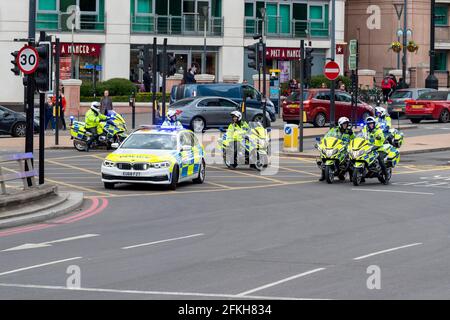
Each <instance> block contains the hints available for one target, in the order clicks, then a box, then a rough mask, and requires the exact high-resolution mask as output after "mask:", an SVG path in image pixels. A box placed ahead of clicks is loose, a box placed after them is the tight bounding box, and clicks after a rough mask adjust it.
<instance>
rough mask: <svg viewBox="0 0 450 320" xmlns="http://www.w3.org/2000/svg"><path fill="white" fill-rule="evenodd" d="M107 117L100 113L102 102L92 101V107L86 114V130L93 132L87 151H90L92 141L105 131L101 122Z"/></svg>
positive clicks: (87, 144)
mask: <svg viewBox="0 0 450 320" xmlns="http://www.w3.org/2000/svg"><path fill="white" fill-rule="evenodd" d="M107 119H108V117H107V116H105V115H103V114H101V113H100V103H99V102H92V103H91V108H90V109H89V110H88V112H86V115H85V125H86V130H87V131H89V132H90V133H92V135H91V138H90V139H89V140H88V142H87V143H86V151H89V149H90V147H91V145H92V143H93V142H94V141H95V140H96V139H98V137H99V136H100V135H101V134H102V133H103V127H102V125H101V123H100V122H101V121H106V120H107Z"/></svg>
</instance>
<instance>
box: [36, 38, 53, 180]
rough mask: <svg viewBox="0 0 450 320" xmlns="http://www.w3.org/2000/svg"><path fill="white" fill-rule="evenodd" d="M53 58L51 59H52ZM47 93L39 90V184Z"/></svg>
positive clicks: (42, 169)
mask: <svg viewBox="0 0 450 320" xmlns="http://www.w3.org/2000/svg"><path fill="white" fill-rule="evenodd" d="M46 38H47V37H46V34H45V31H41V32H40V36H39V42H40V41H46V40H47V39H46ZM50 60H51V59H50ZM44 104H45V93H44V92H39V184H44V171H45V167H44V166H45V162H44V161H45V128H44V126H45V116H46V115H45V105H44Z"/></svg>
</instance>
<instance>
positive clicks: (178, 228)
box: [0, 150, 450, 300]
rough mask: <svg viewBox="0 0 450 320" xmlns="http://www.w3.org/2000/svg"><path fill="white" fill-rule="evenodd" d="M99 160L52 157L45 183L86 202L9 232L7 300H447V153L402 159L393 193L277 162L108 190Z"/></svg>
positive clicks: (291, 161)
mask: <svg viewBox="0 0 450 320" xmlns="http://www.w3.org/2000/svg"><path fill="white" fill-rule="evenodd" d="M104 155H105V153H104V152H92V153H89V154H82V153H74V151H72V150H49V151H48V153H47V156H48V158H47V161H46V168H47V171H46V172H47V176H46V177H47V180H48V181H49V182H52V183H55V184H57V185H58V188H61V190H62V191H64V190H79V191H83V192H85V195H86V201H85V204H84V205H83V207H82V208H80V209H78V210H75V211H74V212H73V213H71V214H69V215H67V216H65V217H64V219H65V220H63V221H61V220H58V221H56V220H50V221H47V222H46V223H41V224H35V225H30V226H27V227H26V228H24V227H19V228H11V229H7V230H2V231H0V237H1V238H2V239H1V241H0V260H1V261H2V263H1V266H0V299H200V300H204V299H238V300H243V299H449V298H450V285H449V280H448V279H450V249H449V248H450V246H449V241H450V240H449V231H448V230H449V226H450V216H449V215H448V208H449V205H450V199H449V197H448V192H449V189H450V166H449V165H448V160H449V159H450V152H436V153H430V154H416V155H406V156H404V157H402V160H401V163H400V164H399V165H398V166H397V167H396V168H395V170H394V175H393V177H392V180H391V183H390V184H389V185H387V186H385V185H381V184H380V183H379V182H378V180H376V179H368V181H367V182H366V183H365V184H363V185H362V186H360V187H354V186H353V185H352V184H350V183H348V181H347V182H344V183H342V182H338V181H336V182H335V184H333V185H328V184H326V183H321V182H318V181H317V179H318V173H319V172H318V169H317V167H316V165H315V164H314V161H313V160H312V159H307V158H303V157H292V158H290V157H289V158H288V157H286V158H285V157H280V158H277V159H274V162H273V163H272V166H271V167H270V168H269V169H268V170H271V171H268V172H266V174H260V173H258V172H256V171H253V170H249V169H246V168H240V169H237V170H228V169H226V168H225V167H224V166H223V164H221V163H214V162H212V163H208V164H207V173H206V183H205V184H202V185H194V184H192V183H190V182H187V183H183V184H182V185H180V186H179V188H177V190H176V191H168V190H166V189H165V188H164V187H158V186H131V185H126V184H124V185H120V186H118V187H117V188H115V189H113V190H105V189H103V186H102V183H101V180H100V176H99V166H100V164H101V161H102V159H103V157H104ZM77 279H78V280H79V282H77ZM374 279H375V280H374Z"/></svg>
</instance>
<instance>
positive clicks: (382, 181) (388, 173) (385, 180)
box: [378, 168, 392, 185]
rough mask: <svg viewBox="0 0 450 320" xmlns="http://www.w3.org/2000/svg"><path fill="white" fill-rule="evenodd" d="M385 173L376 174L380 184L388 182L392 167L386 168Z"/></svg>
mask: <svg viewBox="0 0 450 320" xmlns="http://www.w3.org/2000/svg"><path fill="white" fill-rule="evenodd" d="M386 172H387V174H386V175H384V174H381V175H380V176H378V181H380V182H381V183H382V184H384V185H387V184H389V181H390V180H391V177H392V168H389V169H386Z"/></svg>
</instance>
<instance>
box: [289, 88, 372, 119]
mask: <svg viewBox="0 0 450 320" xmlns="http://www.w3.org/2000/svg"><path fill="white" fill-rule="evenodd" d="M299 95H300V91H297V92H294V93H292V94H291V95H290V96H289V97H288V98H287V99H286V100H284V101H283V121H285V122H287V123H298V122H299V103H300V100H299ZM303 100H304V111H305V113H306V122H308V123H312V124H313V125H314V126H315V127H324V126H325V124H326V123H327V122H329V120H330V89H308V90H305V92H304V95H303ZM335 105H336V118H335V120H336V121H337V120H338V119H339V118H340V117H347V118H349V119H350V118H351V116H352V97H351V96H350V94H348V93H347V92H345V91H341V90H336V91H335ZM356 114H357V117H358V121H361V120H365V119H366V118H367V117H368V116H373V115H374V109H373V107H372V106H370V105H368V104H367V103H364V102H361V101H359V102H358V106H357V108H356Z"/></svg>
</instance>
